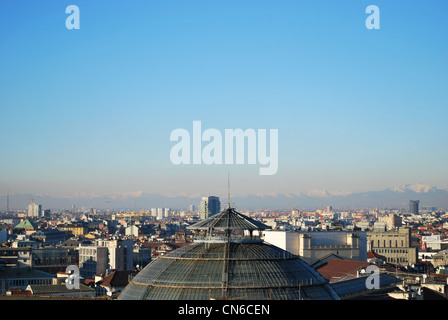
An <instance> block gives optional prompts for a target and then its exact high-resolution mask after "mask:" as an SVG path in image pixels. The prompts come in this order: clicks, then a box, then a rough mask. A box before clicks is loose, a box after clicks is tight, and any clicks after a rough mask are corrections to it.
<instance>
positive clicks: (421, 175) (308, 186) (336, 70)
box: [0, 1, 448, 207]
mask: <svg viewBox="0 0 448 320" xmlns="http://www.w3.org/2000/svg"><path fill="white" fill-rule="evenodd" d="M75 2H76V3H69V2H62V3H60V4H58V5H55V4H54V3H52V2H49V1H40V2H39V3H36V2H32V1H15V2H12V1H5V2H2V3H1V4H0V37H1V39H2V44H3V45H2V47H1V48H0V70H2V72H1V73H0V108H1V111H2V120H3V121H2V125H1V126H0V135H1V136H2V137H4V138H3V139H2V140H1V141H0V150H1V154H2V157H0V195H6V194H7V193H8V192H9V193H10V194H32V195H33V194H41V195H48V196H50V197H56V198H57V197H72V198H76V197H77V195H80V194H85V195H87V196H93V195H114V194H115V195H119V196H122V195H131V196H132V195H133V194H138V193H141V194H158V195H170V194H171V195H186V196H187V197H188V196H198V197H199V196H205V195H214V194H216V195H218V196H220V197H221V199H225V198H226V197H225V194H226V188H227V174H230V177H231V190H232V195H233V197H249V196H251V195H273V194H281V195H288V194H293V195H299V194H307V193H312V192H313V191H315V193H316V194H317V195H319V192H321V193H322V194H323V195H325V193H324V191H327V192H329V193H330V194H332V193H333V194H335V195H349V194H356V193H364V192H370V191H381V190H386V189H388V188H395V187H400V186H405V185H413V184H416V183H419V184H422V185H428V186H431V187H437V188H441V189H448V184H447V181H448V167H447V166H446V163H448V148H446V141H447V138H448V129H447V126H446V123H445V120H446V119H447V116H448V108H447V105H446V101H448V100H447V98H448V91H447V90H446V88H447V85H448V76H447V75H448V63H447V60H446V56H447V53H448V41H446V40H447V35H446V33H445V32H444V30H446V29H447V24H448V22H447V21H446V19H445V15H444V12H446V9H448V4H447V3H445V2H431V3H425V4H424V5H422V4H421V1H395V2H393V3H390V2H387V1H376V3H375V4H376V5H377V6H378V7H379V8H380V10H381V28H380V29H379V30H369V29H367V28H366V27H365V21H366V18H367V17H368V15H367V14H366V13H365V9H366V7H367V6H368V5H369V4H370V3H368V2H365V1H361V2H357V3H353V2H350V1H340V2H337V3H334V2H331V1H320V2H319V3H314V2H311V1H280V2H278V1H276V2H273V1H248V2H245V3H240V2H237V1H226V2H225V3H216V2H215V3H211V2H210V1H197V2H196V3H195V4H194V5H191V4H186V3H183V2H182V1H170V2H169V4H168V3H160V2H156V1H131V2H128V3H126V4H124V3H121V2H120V1H109V2H108V4H107V6H105V5H103V4H97V3H92V2H88V1H75ZM71 4H76V5H77V6H79V8H80V13H81V24H80V29H79V30H68V29H67V28H66V26H65V20H66V18H67V16H68V15H67V14H66V13H65V8H66V7H67V6H68V5H71ZM193 121H201V122H202V126H203V129H204V130H205V129H208V128H216V129H217V130H219V131H221V132H224V130H225V129H238V128H241V129H243V130H245V129H248V128H253V129H260V128H261V129H268V130H269V129H278V137H279V139H278V142H279V149H278V150H279V154H278V171H277V172H276V174H275V175H272V176H260V175H259V174H258V169H259V166H258V165H250V164H244V165H204V164H202V165H178V166H176V165H174V164H173V163H172V162H171V161H170V149H171V148H172V146H173V142H171V141H170V133H171V132H172V131H173V130H175V129H176V128H186V129H187V130H191V126H192V122H193ZM409 200H410V199H404V200H403V201H405V205H407V203H408V201H409ZM4 203H5V202H2V203H1V204H0V206H1V207H3V206H5V204H4ZM194 204H195V205H198V203H196V202H195V203H194ZM12 205H13V203H12ZM297 205H299V204H297ZM273 206H274V205H273Z"/></svg>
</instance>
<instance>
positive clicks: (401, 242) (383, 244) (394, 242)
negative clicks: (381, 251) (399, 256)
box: [371, 240, 405, 248]
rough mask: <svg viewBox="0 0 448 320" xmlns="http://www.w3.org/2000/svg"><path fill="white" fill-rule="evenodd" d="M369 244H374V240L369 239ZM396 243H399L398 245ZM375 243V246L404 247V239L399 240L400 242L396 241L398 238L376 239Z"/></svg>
mask: <svg viewBox="0 0 448 320" xmlns="http://www.w3.org/2000/svg"><path fill="white" fill-rule="evenodd" d="M371 244H372V246H373V245H374V244H375V242H374V240H372V241H371ZM381 244H382V245H381ZM398 244H400V246H399V245H398ZM376 245H377V247H390V248H392V247H395V248H397V247H404V246H405V242H404V240H401V241H400V242H398V240H394V241H392V240H389V241H387V240H383V241H381V240H377V241H376Z"/></svg>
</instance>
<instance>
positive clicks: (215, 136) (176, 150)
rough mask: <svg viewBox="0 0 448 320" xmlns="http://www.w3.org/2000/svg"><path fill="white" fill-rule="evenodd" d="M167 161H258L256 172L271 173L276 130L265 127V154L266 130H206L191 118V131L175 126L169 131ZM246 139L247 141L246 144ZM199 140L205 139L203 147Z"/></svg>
mask: <svg viewBox="0 0 448 320" xmlns="http://www.w3.org/2000/svg"><path fill="white" fill-rule="evenodd" d="M170 141H176V142H177V143H176V144H175V145H174V146H173V147H172V148H171V152H170V160H171V162H172V163H173V164H175V165H180V164H206V165H212V164H217V165H220V164H245V163H246V159H245V158H246V155H247V164H257V163H258V164H259V165H260V166H261V167H260V168H259V174H260V175H274V174H276V173H277V170H278V129H270V130H269V154H268V152H267V149H268V147H267V144H268V141H267V130H266V129H258V130H257V131H255V129H246V130H244V131H243V130H242V129H225V130H224V139H223V135H222V134H221V131H219V130H217V129H207V130H205V131H204V132H202V123H201V121H193V132H192V134H190V132H189V131H188V130H186V129H182V128H178V129H175V130H173V131H172V132H171V135H170ZM246 141H247V144H246ZM203 142H207V144H205V145H204V146H203Z"/></svg>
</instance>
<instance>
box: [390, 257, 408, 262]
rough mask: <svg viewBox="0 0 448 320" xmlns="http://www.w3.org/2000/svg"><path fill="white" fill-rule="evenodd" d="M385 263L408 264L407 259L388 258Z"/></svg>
mask: <svg viewBox="0 0 448 320" xmlns="http://www.w3.org/2000/svg"><path fill="white" fill-rule="evenodd" d="M387 262H391V263H405V262H409V259H408V258H405V257H388V258H387Z"/></svg>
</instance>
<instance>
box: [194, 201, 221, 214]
mask: <svg viewBox="0 0 448 320" xmlns="http://www.w3.org/2000/svg"><path fill="white" fill-rule="evenodd" d="M220 211H221V202H220V201H219V197H214V196H208V197H202V200H201V203H200V205H199V215H200V217H201V219H206V218H208V217H210V216H213V215H215V214H217V213H219V212H220Z"/></svg>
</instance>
